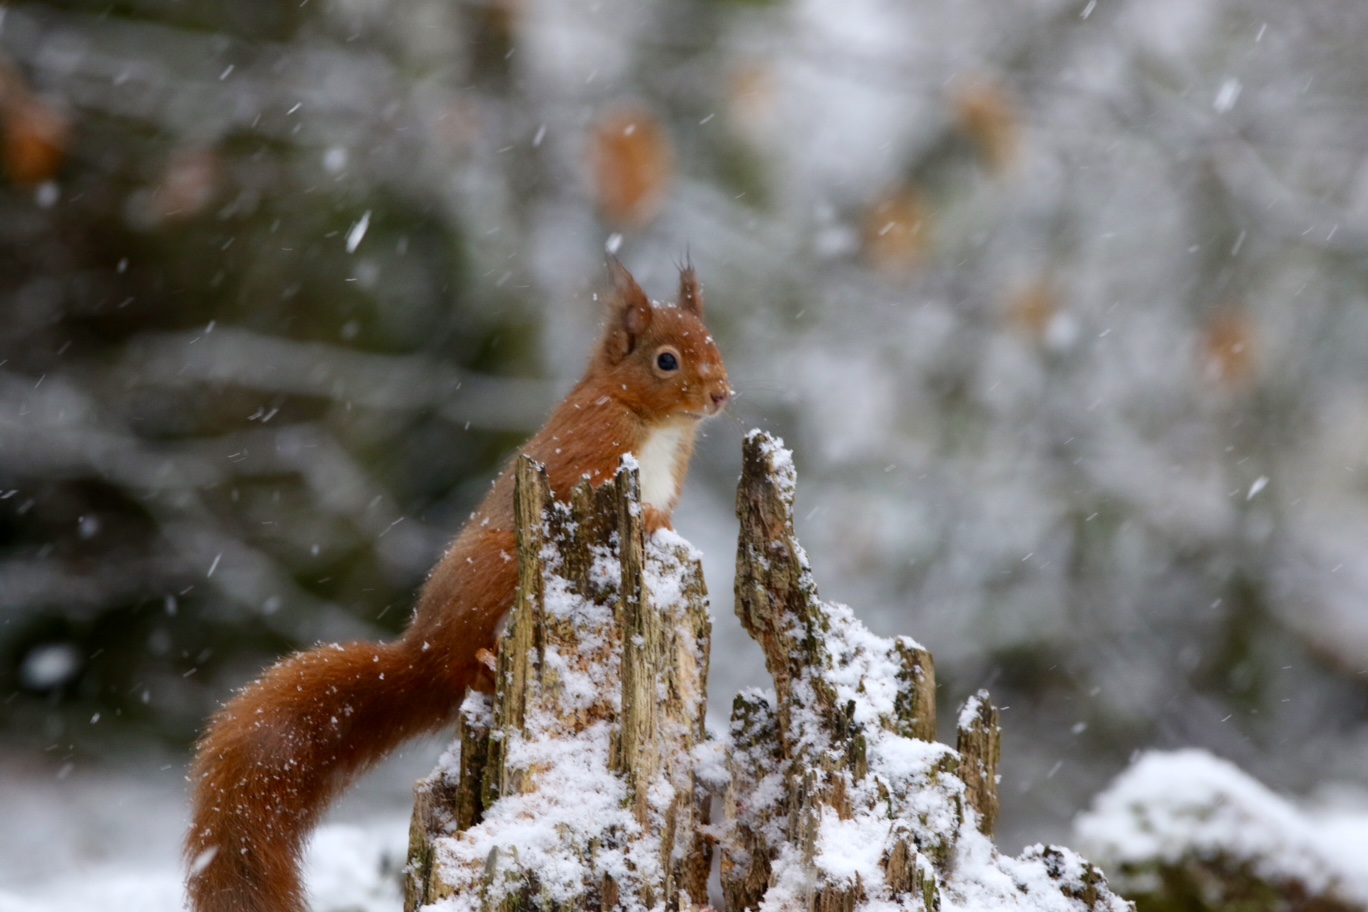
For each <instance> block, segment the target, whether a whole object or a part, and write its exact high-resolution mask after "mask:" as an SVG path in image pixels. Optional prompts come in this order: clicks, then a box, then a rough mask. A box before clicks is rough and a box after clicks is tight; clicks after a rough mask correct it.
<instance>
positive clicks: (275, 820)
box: [185, 262, 731, 912]
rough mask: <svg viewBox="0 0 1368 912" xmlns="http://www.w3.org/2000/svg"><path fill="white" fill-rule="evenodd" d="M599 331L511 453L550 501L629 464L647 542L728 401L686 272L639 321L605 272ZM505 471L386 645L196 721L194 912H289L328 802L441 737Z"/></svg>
mask: <svg viewBox="0 0 1368 912" xmlns="http://www.w3.org/2000/svg"><path fill="white" fill-rule="evenodd" d="M610 271H611V274H612V280H613V294H612V296H611V298H610V306H609V316H608V325H607V326H606V328H605V330H604V333H603V335H602V337H601V338H600V340H599V343H598V345H597V347H596V348H595V350H594V353H593V355H592V357H591V358H590V362H589V366H588V368H587V369H586V371H585V374H584V377H583V378H582V379H581V380H580V381H579V383H578V384H576V385H575V387H574V389H572V390H571V391H570V393H569V395H567V396H566V398H565V400H564V401H563V402H562V403H561V404H560V405H559V406H558V407H557V408H556V410H555V412H553V413H552V415H551V417H550V419H549V420H548V421H547V423H546V425H545V426H544V427H543V428H542V429H541V430H540V431H539V432H537V434H536V435H535V436H533V437H532V439H531V440H529V441H528V442H527V443H526V444H524V445H523V447H522V448H521V450H520V451H519V453H520V454H526V455H529V456H531V457H532V458H533V459H535V460H537V461H538V462H540V463H542V464H543V465H544V466H546V470H547V475H548V477H549V480H550V483H551V489H552V491H553V493H554V494H555V495H556V496H557V497H558V498H561V499H565V498H566V497H568V495H569V492H570V490H571V489H572V488H573V487H574V486H575V485H576V484H578V483H579V481H580V480H581V479H583V478H586V477H587V478H589V479H590V480H591V481H592V482H593V483H595V484H599V483H602V482H604V481H607V480H609V479H611V478H612V477H613V475H614V473H615V472H616V471H617V468H618V466H619V464H620V462H621V459H622V456H623V455H624V454H626V453H632V454H633V455H635V457H636V458H637V461H638V463H639V464H640V472H641V481H642V501H643V504H644V505H645V511H646V525H647V529H648V530H654V529H657V528H661V527H668V526H669V522H670V515H671V513H672V511H673V510H674V507H675V504H676V503H677V501H678V498H679V491H680V488H681V486H682V484H683V481H684V476H685V474H686V472H687V471H688V464H689V458H690V456H691V455H692V453H693V445H694V435H695V433H696V430H697V427H698V423H699V421H701V420H702V419H704V418H707V417H710V416H712V415H715V414H717V413H718V412H720V411H721V410H722V408H723V407H724V406H725V405H726V403H727V400H728V399H729V398H730V395H731V389H730V387H729V386H728V384H727V373H726V368H725V366H724V365H723V362H722V356H721V354H720V353H719V352H718V350H717V346H716V345H715V344H714V343H713V340H712V337H711V335H710V334H709V333H708V330H707V327H706V326H705V325H704V323H703V299H702V293H701V290H700V288H699V285H698V281H697V279H696V278H695V276H694V273H693V269H692V268H685V269H684V270H682V271H681V273H680V293H679V300H678V304H677V306H675V307H655V306H653V305H652V304H651V302H650V301H649V299H647V297H646V295H645V294H644V293H643V292H642V290H641V288H640V287H639V286H638V285H637V283H636V281H635V280H634V279H633V278H632V277H631V275H630V274H629V273H628V272H627V270H626V269H625V268H623V267H622V266H621V265H620V264H618V263H616V262H614V263H612V264H611V266H610ZM512 465H513V463H512V462H511V461H510V463H509V467H508V468H505V470H504V471H503V473H502V474H500V476H499V478H498V479H497V480H496V481H495V482H494V485H493V486H492V487H491V489H490V491H489V493H488V494H487V495H486V496H485V498H484V500H483V501H482V502H481V504H480V506H479V507H478V509H477V510H476V511H475V512H474V513H473V514H472V515H471V518H470V520H469V521H468V522H467V523H466V525H465V527H464V528H463V529H462V531H461V532H460V534H459V535H458V536H457V537H456V540H455V541H454V542H453V544H452V545H451V547H450V548H449V549H448V551H447V552H446V554H445V555H444V556H443V557H442V559H441V560H440V561H439V562H438V564H437V566H436V567H435V568H434V569H433V571H432V573H431V574H430V576H429V577H428V580H427V582H426V583H425V584H424V586H423V589H422V592H421V594H420V595H419V599H418V606H417V609H416V611H415V613H414V617H413V619H412V621H410V623H409V626H408V628H407V629H406V630H405V631H404V632H403V634H401V635H400V637H399V638H398V639H397V640H395V641H394V642H392V643H384V644H379V643H366V642H360V643H350V644H345V645H337V644H331V645H325V646H319V647H317V648H314V649H312V650H309V651H306V652H302V653H297V654H295V655H293V656H290V657H288V658H286V659H284V660H283V661H281V662H279V663H277V664H276V665H274V666H272V667H271V668H270V669H268V670H267V671H266V672H265V673H264V674H263V675H262V676H261V677H260V678H259V679H257V680H256V681H255V682H254V683H252V684H250V685H248V686H247V687H246V688H244V689H243V690H242V691H241V692H239V693H238V694H237V695H236V696H235V697H234V698H233V699H232V700H230V701H229V702H228V704H227V705H225V706H224V707H223V709H221V710H220V711H219V712H218V713H216V714H215V715H214V716H213V718H212V719H211V720H210V722H209V725H208V728H207V729H206V731H205V733H204V735H203V737H202V738H201V739H200V742H199V744H198V746H197V750H196V755H195V759H194V762H193V764H192V766H191V771H190V789H191V805H192V820H191V826H190V831H189V833H188V835H187V837H186V841H185V859H186V863H187V865H188V876H187V880H186V885H187V893H188V895H189V898H190V905H191V908H192V909H193V910H195V912H305V910H307V908H308V906H307V901H306V898H305V895H304V889H303V884H302V883H301V880H300V876H299V864H300V857H301V855H302V853H303V849H304V844H305V841H306V839H307V837H308V834H309V833H310V831H311V830H312V829H313V827H314V826H315V825H316V824H317V822H318V819H319V818H320V817H321V816H322V814H323V812H324V810H326V808H327V806H328V805H329V804H330V803H331V801H332V800H333V799H334V798H335V797H336V796H337V795H338V794H339V793H340V792H342V791H343V790H344V789H345V788H346V787H347V786H348V785H349V784H350V783H351V782H352V781H353V780H354V779H355V778H356V776H358V775H359V774H360V773H361V772H363V771H364V770H366V769H367V768H369V767H370V766H372V765H374V764H375V763H376V762H378V761H379V760H381V759H383V758H384V757H385V756H386V755H388V754H389V753H391V752H392V751H393V750H394V749H395V748H397V747H398V746H399V745H400V744H402V743H403V742H404V741H406V740H408V739H410V738H413V737H415V736H417V735H420V734H424V733H427V732H432V731H436V730H438V729H441V728H443V727H445V726H447V725H449V724H451V723H452V721H453V719H454V716H455V712H456V709H457V707H458V706H459V705H460V702H461V700H462V698H463V696H464V693H465V690H466V688H467V687H468V686H477V685H480V684H481V683H483V681H484V679H486V678H487V675H488V668H487V665H486V662H487V660H488V656H489V653H488V651H489V650H492V649H494V648H495V646H496V643H495V640H496V637H497V631H498V629H499V625H500V622H501V621H502V619H503V617H504V615H505V614H506V613H507V612H508V609H509V608H510V607H511V606H512V603H513V594H514V588H515V587H516V585H517V565H516V562H515V561H514V560H513V551H514V529H513V477H512Z"/></svg>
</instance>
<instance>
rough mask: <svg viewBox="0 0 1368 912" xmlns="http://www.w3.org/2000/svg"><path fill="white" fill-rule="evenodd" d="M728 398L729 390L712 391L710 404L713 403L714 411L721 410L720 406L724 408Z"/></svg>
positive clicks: (729, 395) (729, 396)
mask: <svg viewBox="0 0 1368 912" xmlns="http://www.w3.org/2000/svg"><path fill="white" fill-rule="evenodd" d="M730 398H731V390H729V389H720V390H713V392H712V403H713V408H714V410H716V409H721V408H722V406H724V405H726V404H727V400H728V399H730Z"/></svg>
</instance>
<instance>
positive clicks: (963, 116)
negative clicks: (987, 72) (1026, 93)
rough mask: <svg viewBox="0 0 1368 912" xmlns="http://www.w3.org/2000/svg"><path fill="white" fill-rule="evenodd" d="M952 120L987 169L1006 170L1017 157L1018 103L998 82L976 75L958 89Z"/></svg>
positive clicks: (1018, 133)
mask: <svg viewBox="0 0 1368 912" xmlns="http://www.w3.org/2000/svg"><path fill="white" fill-rule="evenodd" d="M954 107H955V122H956V124H957V125H958V126H959V130H960V132H961V133H963V134H964V135H965V136H966V137H967V138H968V139H969V141H970V142H972V143H973V144H974V146H975V148H977V149H978V151H979V154H980V155H981V156H982V157H983V160H984V163H985V164H986V165H987V167H988V169H989V170H991V171H994V172H998V173H1000V172H1002V171H1005V170H1007V169H1008V168H1009V167H1011V166H1012V164H1013V163H1014V162H1015V161H1016V159H1017V153H1018V151H1019V146H1020V140H1021V130H1020V126H1019V120H1020V119H1019V117H1018V115H1017V107H1016V104H1015V103H1014V102H1013V100H1012V99H1011V97H1010V96H1009V95H1008V93H1007V90H1006V89H1005V88H1004V87H1003V86H1002V85H1001V84H999V83H997V82H994V81H991V80H988V79H978V80H975V81H974V82H972V83H971V84H970V85H969V86H968V87H967V88H965V89H964V90H963V91H961V92H960V93H959V95H958V96H957V97H956V98H955V101H954Z"/></svg>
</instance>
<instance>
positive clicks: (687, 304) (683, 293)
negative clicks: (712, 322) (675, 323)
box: [679, 263, 703, 319]
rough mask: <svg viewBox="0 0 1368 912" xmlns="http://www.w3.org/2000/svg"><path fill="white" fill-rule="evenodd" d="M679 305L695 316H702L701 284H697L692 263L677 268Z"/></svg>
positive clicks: (700, 317)
mask: <svg viewBox="0 0 1368 912" xmlns="http://www.w3.org/2000/svg"><path fill="white" fill-rule="evenodd" d="M679 306H680V308H681V309H683V310H687V311H688V312H689V313H691V314H693V315H694V316H695V317H698V318H699V319H702V317H703V286H701V285H699V284H698V276H697V275H695V274H694V268H693V264H692V263H686V264H685V265H684V268H683V269H681V270H679Z"/></svg>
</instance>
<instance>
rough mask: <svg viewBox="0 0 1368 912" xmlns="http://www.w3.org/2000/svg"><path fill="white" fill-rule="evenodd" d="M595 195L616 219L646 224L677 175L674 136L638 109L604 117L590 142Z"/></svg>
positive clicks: (596, 199)
mask: <svg viewBox="0 0 1368 912" xmlns="http://www.w3.org/2000/svg"><path fill="white" fill-rule="evenodd" d="M590 158H591V167H592V170H593V180H594V197H595V201H596V202H597V203H598V206H599V209H600V210H601V211H602V212H603V214H604V216H605V217H606V218H608V219H609V220H611V221H614V222H620V223H623V224H627V225H644V224H646V223H647V222H649V221H651V220H652V219H654V218H655V217H656V216H657V215H658V214H659V213H660V209H661V207H662V206H663V205H664V204H665V200H666V198H667V197H668V195H669V189H670V182H671V179H672V178H673V176H674V163H673V153H672V150H671V148H670V140H669V137H668V136H667V135H666V133H665V129H664V127H663V126H661V124H660V121H659V120H658V119H656V117H655V116H654V115H652V114H650V113H649V112H647V111H645V110H642V109H639V108H619V109H617V110H614V111H609V112H608V113H607V114H605V115H604V116H602V117H601V118H599V120H598V122H597V123H596V124H595V125H594V127H593V132H592V135H591V138H590Z"/></svg>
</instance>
